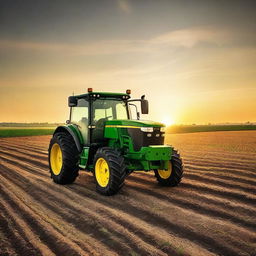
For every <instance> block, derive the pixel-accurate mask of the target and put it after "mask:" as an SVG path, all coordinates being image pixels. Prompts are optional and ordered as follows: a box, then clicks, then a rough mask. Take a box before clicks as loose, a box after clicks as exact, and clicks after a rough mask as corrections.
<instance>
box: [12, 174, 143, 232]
mask: <svg viewBox="0 0 256 256" xmlns="http://www.w3.org/2000/svg"><path fill="white" fill-rule="evenodd" d="M16 175H17V174H16ZM15 180H17V179H15ZM19 180H22V177H20V178H19ZM72 187H73V186H72ZM64 188H65V187H63V189H64ZM90 194H92V195H95V193H94V192H93V193H92V192H90ZM96 196H98V195H96ZM65 197H69V196H68V195H67V194H65ZM87 197H88V196H87ZM87 197H85V200H87ZM100 198H101V199H102V202H104V201H105V200H104V197H102V196H100ZM82 199H83V198H80V200H82ZM70 200H71V201H72V202H73V201H74V199H73V198H70ZM87 202H88V201H87ZM91 203H92V204H97V200H95V201H94V200H91ZM86 205H87V203H86ZM68 207H70V206H68ZM122 207H123V205H122ZM100 208H102V207H100ZM113 208H114V207H113ZM138 229H140V227H136V230H138Z"/></svg>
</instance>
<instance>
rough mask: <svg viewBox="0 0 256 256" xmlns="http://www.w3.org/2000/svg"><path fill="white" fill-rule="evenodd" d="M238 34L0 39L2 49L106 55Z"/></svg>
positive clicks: (203, 31) (194, 31) (222, 40)
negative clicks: (66, 40) (78, 41)
mask: <svg viewBox="0 0 256 256" xmlns="http://www.w3.org/2000/svg"><path fill="white" fill-rule="evenodd" d="M236 37H238V35H236V34H235V33H234V32H233V33H231V32H230V31H229V30H224V29H216V28H189V29H182V30H175V31H170V32H168V33H164V34H161V35H157V36H155V37H152V38H149V39H147V40H101V41H94V42H90V43H84V44H61V43H58V44H53V43H41V42H39V43H37V42H30V41H13V40H0V50H1V49H17V50H32V51H48V52H57V53H58V52H61V53H63V54H67V55H81V56H83V55H106V54H120V53H129V52H152V51H158V50H163V49H164V47H169V48H171V47H172V48H173V49H175V48H177V47H185V48H192V47H196V46H197V45H198V44H200V43H208V44H213V45H217V46H220V45H226V44H230V43H232V41H233V40H234V38H236Z"/></svg>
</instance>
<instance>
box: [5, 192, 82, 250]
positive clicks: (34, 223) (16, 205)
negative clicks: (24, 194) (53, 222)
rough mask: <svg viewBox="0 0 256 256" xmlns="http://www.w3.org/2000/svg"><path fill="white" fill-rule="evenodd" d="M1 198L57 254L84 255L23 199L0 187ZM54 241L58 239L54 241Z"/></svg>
mask: <svg viewBox="0 0 256 256" xmlns="http://www.w3.org/2000/svg"><path fill="white" fill-rule="evenodd" d="M2 198H3V199H4V200H5V201H7V202H8V203H9V205H10V207H12V208H13V209H15V210H16V211H17V212H19V216H20V217H21V218H22V219H23V220H24V221H25V222H26V224H27V225H28V226H29V228H30V229H31V230H33V231H34V232H36V233H37V236H38V237H39V239H40V240H41V241H42V242H43V243H45V244H47V245H48V247H49V248H50V249H51V251H53V252H54V253H55V254H57V255H63V254H68V255H78V254H81V253H82V255H85V253H84V252H82V250H81V249H79V248H78V246H74V244H73V243H71V242H70V241H68V240H67V239H66V238H64V237H63V236H61V235H60V234H59V233H58V232H56V231H55V230H53V229H52V227H51V226H50V225H49V224H48V223H47V222H45V221H44V220H43V219H42V218H41V217H40V216H38V215H37V214H36V213H35V212H34V211H32V210H31V209H30V208H29V207H28V206H27V205H26V204H25V203H24V201H20V199H19V198H18V197H17V196H16V195H15V194H14V193H13V192H11V191H10V190H9V191H8V190H7V189H6V188H5V187H2ZM56 241H58V242H57V243H56Z"/></svg>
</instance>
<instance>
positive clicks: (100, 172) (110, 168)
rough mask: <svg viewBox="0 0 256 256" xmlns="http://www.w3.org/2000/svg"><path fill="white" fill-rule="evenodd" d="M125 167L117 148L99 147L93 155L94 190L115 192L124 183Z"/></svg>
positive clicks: (108, 193) (106, 193) (107, 193)
mask: <svg viewBox="0 0 256 256" xmlns="http://www.w3.org/2000/svg"><path fill="white" fill-rule="evenodd" d="M125 176H126V169H125V164H124V158H123V157H122V155H121V154H120V152H118V151H117V150H113V149H111V148H107V147H104V148H100V149H98V151H97V152H96V154H95V157H94V177H95V181H96V190H97V192H99V193H100V194H103V195H107V196H110V195H113V194H115V193H117V192H118V191H119V190H120V189H121V187H122V186H123V184H124V179H125Z"/></svg>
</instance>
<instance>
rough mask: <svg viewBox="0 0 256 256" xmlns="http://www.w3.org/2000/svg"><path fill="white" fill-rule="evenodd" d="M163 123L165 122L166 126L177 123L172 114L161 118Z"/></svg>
mask: <svg viewBox="0 0 256 256" xmlns="http://www.w3.org/2000/svg"><path fill="white" fill-rule="evenodd" d="M161 122H162V123H164V124H165V125H166V126H170V125H173V124H174V123H175V121H174V119H173V118H172V117H171V116H165V117H164V118H162V120H161Z"/></svg>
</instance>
